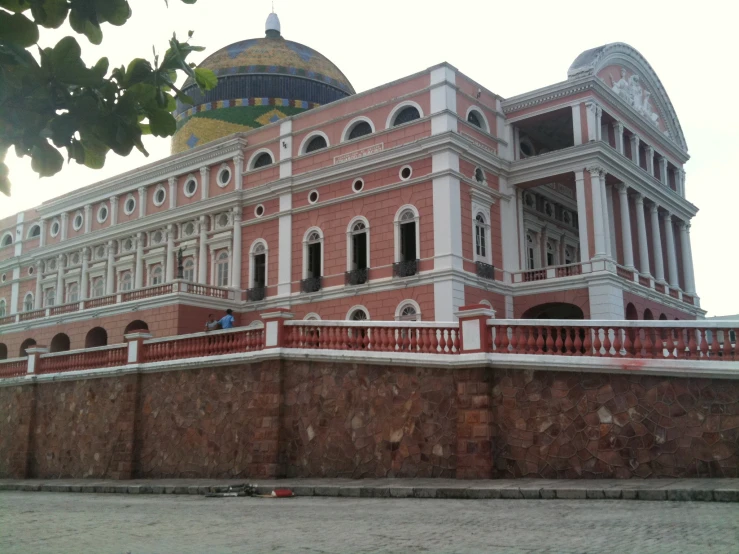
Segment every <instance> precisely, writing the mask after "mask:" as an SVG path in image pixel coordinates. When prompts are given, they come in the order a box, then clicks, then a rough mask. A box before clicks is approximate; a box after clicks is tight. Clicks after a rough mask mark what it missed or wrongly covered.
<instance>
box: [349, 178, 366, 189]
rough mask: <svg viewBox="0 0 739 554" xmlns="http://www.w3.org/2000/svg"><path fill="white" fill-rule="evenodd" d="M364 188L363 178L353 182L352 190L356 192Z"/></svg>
mask: <svg viewBox="0 0 739 554" xmlns="http://www.w3.org/2000/svg"><path fill="white" fill-rule="evenodd" d="M363 188H364V181H362V179H357V180H356V181H354V182H353V183H352V190H353V191H354V192H360V191H361V190H362V189H363Z"/></svg>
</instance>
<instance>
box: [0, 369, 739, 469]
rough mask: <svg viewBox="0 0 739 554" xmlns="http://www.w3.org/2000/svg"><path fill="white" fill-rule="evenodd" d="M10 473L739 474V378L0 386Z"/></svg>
mask: <svg viewBox="0 0 739 554" xmlns="http://www.w3.org/2000/svg"><path fill="white" fill-rule="evenodd" d="M0 414H2V417H0V477H17V478H22V477H36V478H54V477H92V478H116V479H122V478H131V477H142V478H145V477H151V478H154V477H192V478H195V477H203V478H206V477H207V478H234V477H239V478H266V477H283V476H289V477H348V478H370V477H456V478H460V479H470V478H517V477H541V478H578V477H582V478H629V477H737V476H739V454H738V451H739V381H731V380H711V379H691V378H678V377H649V376H643V375H624V374H605V373H604V374H592V373H589V374H585V373H574V372H573V373H569V372H556V371H520V370H511V369H503V368H459V369H457V368H454V367H453V365H451V366H450V367H447V368H428V367H404V366H388V365H370V364H349V363H339V362H336V363H333V362H311V361H279V360H273V361H264V362H260V363H252V364H247V363H241V364H234V365H228V366H223V367H212V368H196V369H187V370H178V371H167V372H161V373H142V374H130V375H123V376H111V377H102V378H97V379H83V380H78V381H55V382H45V383H39V384H31V385H28V386H13V387H0Z"/></svg>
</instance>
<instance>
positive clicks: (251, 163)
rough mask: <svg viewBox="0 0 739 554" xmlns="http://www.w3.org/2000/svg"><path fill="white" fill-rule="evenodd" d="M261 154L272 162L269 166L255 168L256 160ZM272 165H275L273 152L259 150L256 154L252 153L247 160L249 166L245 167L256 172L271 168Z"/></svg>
mask: <svg viewBox="0 0 739 554" xmlns="http://www.w3.org/2000/svg"><path fill="white" fill-rule="evenodd" d="M262 154H268V155H269V157H270V159H271V160H272V162H271V163H269V164H267V165H262V166H259V167H255V165H256V163H257V160H258V159H259V157H260V156H261V155H262ZM273 165H275V155H274V152H272V150H270V149H269V148H260V149H259V150H257V151H256V152H254V153H253V154H252V155H251V157H250V158H249V164H248V165H247V167H248V168H249V171H256V170H259V169H265V168H267V167H271V166H273Z"/></svg>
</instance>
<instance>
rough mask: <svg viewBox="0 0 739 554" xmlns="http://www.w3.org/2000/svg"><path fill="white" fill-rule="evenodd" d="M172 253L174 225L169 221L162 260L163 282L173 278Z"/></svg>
mask: <svg viewBox="0 0 739 554" xmlns="http://www.w3.org/2000/svg"><path fill="white" fill-rule="evenodd" d="M173 255H174V225H172V224H171V223H170V224H169V225H167V252H166V254H165V256H166V258H165V260H164V275H165V282H166V283H169V282H171V281H172V279H174V262H173V261H172V256H173Z"/></svg>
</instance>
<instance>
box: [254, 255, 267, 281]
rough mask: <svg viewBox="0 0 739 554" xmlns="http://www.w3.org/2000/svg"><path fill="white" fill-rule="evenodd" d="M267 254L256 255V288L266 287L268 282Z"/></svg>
mask: <svg viewBox="0 0 739 554" xmlns="http://www.w3.org/2000/svg"><path fill="white" fill-rule="evenodd" d="M266 272H267V255H266V254H257V255H256V256H254V288H264V287H265V286H266V284H267V279H266Z"/></svg>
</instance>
